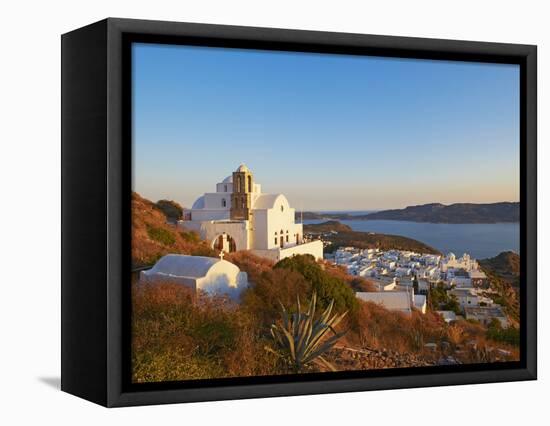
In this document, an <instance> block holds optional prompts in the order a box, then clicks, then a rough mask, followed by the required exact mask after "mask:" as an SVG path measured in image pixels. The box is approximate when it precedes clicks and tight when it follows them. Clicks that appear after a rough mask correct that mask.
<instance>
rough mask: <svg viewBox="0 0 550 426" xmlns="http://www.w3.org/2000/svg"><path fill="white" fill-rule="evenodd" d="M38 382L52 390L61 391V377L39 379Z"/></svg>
mask: <svg viewBox="0 0 550 426" xmlns="http://www.w3.org/2000/svg"><path fill="white" fill-rule="evenodd" d="M38 381H40V382H42V383H44V384H45V385H48V386H50V387H52V388H54V389H57V390H59V389H61V377H39V378H38Z"/></svg>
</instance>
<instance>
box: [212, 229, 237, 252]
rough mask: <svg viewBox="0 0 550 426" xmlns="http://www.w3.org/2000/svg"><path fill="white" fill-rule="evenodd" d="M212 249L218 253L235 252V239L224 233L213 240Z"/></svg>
mask: <svg viewBox="0 0 550 426" xmlns="http://www.w3.org/2000/svg"><path fill="white" fill-rule="evenodd" d="M212 248H213V249H214V250H216V251H218V252H220V251H222V250H223V251H224V252H226V253H232V252H234V251H237V245H236V243H235V239H234V238H233V237H232V236H231V235H228V234H226V233H225V232H224V233H223V234H220V235H218V236H217V237H216V238H214V241H212Z"/></svg>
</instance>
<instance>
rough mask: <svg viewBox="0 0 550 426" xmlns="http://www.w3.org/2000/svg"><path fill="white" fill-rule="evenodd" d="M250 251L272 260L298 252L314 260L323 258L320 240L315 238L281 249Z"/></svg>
mask: <svg viewBox="0 0 550 426" xmlns="http://www.w3.org/2000/svg"><path fill="white" fill-rule="evenodd" d="M251 252H252V253H253V254H255V255H256V256H260V257H263V258H266V259H270V260H272V261H273V262H278V261H279V260H282V259H285V258H287V257H291V256H294V255H298V254H310V255H312V256H313V257H315V259H316V260H321V259H323V243H322V242H321V241H320V240H316V241H311V242H309V243H304V244H299V245H297V246H291V247H287V248H283V249H280V248H278V249H277V248H276V249H271V250H251Z"/></svg>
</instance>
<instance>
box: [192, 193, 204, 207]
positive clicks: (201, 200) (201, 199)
mask: <svg viewBox="0 0 550 426" xmlns="http://www.w3.org/2000/svg"><path fill="white" fill-rule="evenodd" d="M191 208H192V209H204V195H201V196H200V197H199V198H197V200H196V201H195V202H194V203H193V207H191Z"/></svg>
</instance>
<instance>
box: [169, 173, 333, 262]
mask: <svg viewBox="0 0 550 426" xmlns="http://www.w3.org/2000/svg"><path fill="white" fill-rule="evenodd" d="M178 226H181V227H184V228H187V229H192V230H196V231H198V232H199V233H200V235H201V237H202V238H204V239H205V240H206V241H208V242H209V243H210V244H211V246H212V247H213V248H214V249H216V250H220V251H225V252H232V251H236V250H251V251H252V252H253V253H254V254H256V255H258V256H261V257H265V258H268V259H271V260H273V261H279V260H281V259H284V258H285V257H289V256H292V255H295V254H311V255H313V256H314V257H315V258H316V259H322V258H323V243H322V242H321V241H319V240H315V241H305V240H304V235H303V226H302V224H301V223H295V209H293V208H292V207H290V205H289V203H288V200H287V199H286V197H285V196H284V195H283V194H265V193H263V192H262V189H261V185H260V184H258V183H256V182H255V180H254V176H253V174H252V172H251V171H250V170H249V169H248V167H246V166H245V165H244V164H242V165H240V166H239V168H238V169H237V170H236V171H234V172H233V174H232V175H230V176H228V177H226V178H225V179H224V180H223V181H221V182H220V183H218V184H216V192H209V193H206V194H204V195H202V196H200V197H199V198H198V199H197V200H196V201H195V203H194V204H193V206H192V208H191V209H186V210H184V217H183V220H181V221H179V222H178Z"/></svg>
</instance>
